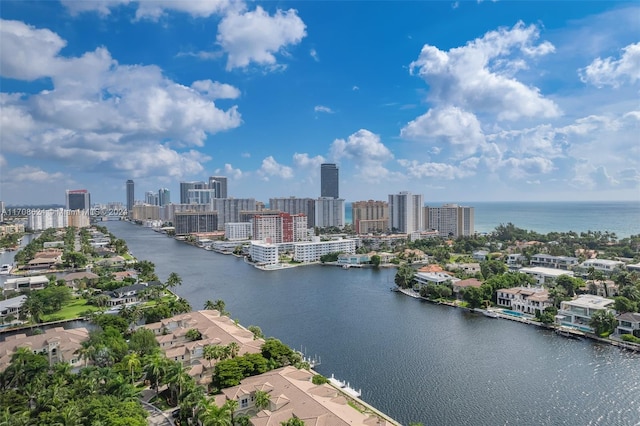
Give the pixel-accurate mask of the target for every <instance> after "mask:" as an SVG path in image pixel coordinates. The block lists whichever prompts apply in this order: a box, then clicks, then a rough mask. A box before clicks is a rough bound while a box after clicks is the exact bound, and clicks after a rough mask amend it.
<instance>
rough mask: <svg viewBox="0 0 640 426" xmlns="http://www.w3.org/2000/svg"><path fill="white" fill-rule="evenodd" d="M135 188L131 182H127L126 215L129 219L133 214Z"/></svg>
mask: <svg viewBox="0 0 640 426" xmlns="http://www.w3.org/2000/svg"><path fill="white" fill-rule="evenodd" d="M134 189H135V186H134V183H133V180H131V179H129V180H128V181H127V215H128V216H129V217H131V214H132V212H133V202H134V200H135V191H134Z"/></svg>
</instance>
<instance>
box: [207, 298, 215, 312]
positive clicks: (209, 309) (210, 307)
mask: <svg viewBox="0 0 640 426" xmlns="http://www.w3.org/2000/svg"><path fill="white" fill-rule="evenodd" d="M215 308H216V305H215V304H214V303H213V301H211V300H207V301H206V302H204V309H205V310H207V311H211V310H213V309H215Z"/></svg>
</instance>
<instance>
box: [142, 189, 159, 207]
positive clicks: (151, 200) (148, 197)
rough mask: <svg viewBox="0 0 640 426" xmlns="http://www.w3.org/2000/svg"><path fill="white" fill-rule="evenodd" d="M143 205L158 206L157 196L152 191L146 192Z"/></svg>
mask: <svg viewBox="0 0 640 426" xmlns="http://www.w3.org/2000/svg"><path fill="white" fill-rule="evenodd" d="M144 203H145V204H149V205H150V206H157V205H158V194H156V193H155V192H153V191H147V192H145V193H144Z"/></svg>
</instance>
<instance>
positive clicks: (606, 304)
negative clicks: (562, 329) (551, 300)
mask: <svg viewBox="0 0 640 426" xmlns="http://www.w3.org/2000/svg"><path fill="white" fill-rule="evenodd" d="M614 303H615V302H614V300H613V299H607V298H605V297H600V296H594V295H592V294H583V295H581V296H578V297H577V298H576V299H573V300H566V301H564V302H561V303H560V309H559V310H558V315H556V324H558V325H564V326H567V327H573V328H577V329H578V330H581V331H586V332H588V333H593V328H591V327H590V326H589V322H591V317H592V316H593V314H595V313H596V312H598V311H602V310H606V311H611V312H613V313H614V314H615V311H614V310H613V309H612V308H611V306H613V304H614Z"/></svg>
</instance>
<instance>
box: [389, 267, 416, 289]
mask: <svg viewBox="0 0 640 426" xmlns="http://www.w3.org/2000/svg"><path fill="white" fill-rule="evenodd" d="M415 276H416V271H415V269H413V268H412V267H411V265H408V264H406V263H405V264H402V265H400V267H399V268H398V270H397V271H396V276H395V278H394V282H395V283H396V285H397V286H398V287H400V288H410V287H412V286H413V281H414V278H415Z"/></svg>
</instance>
